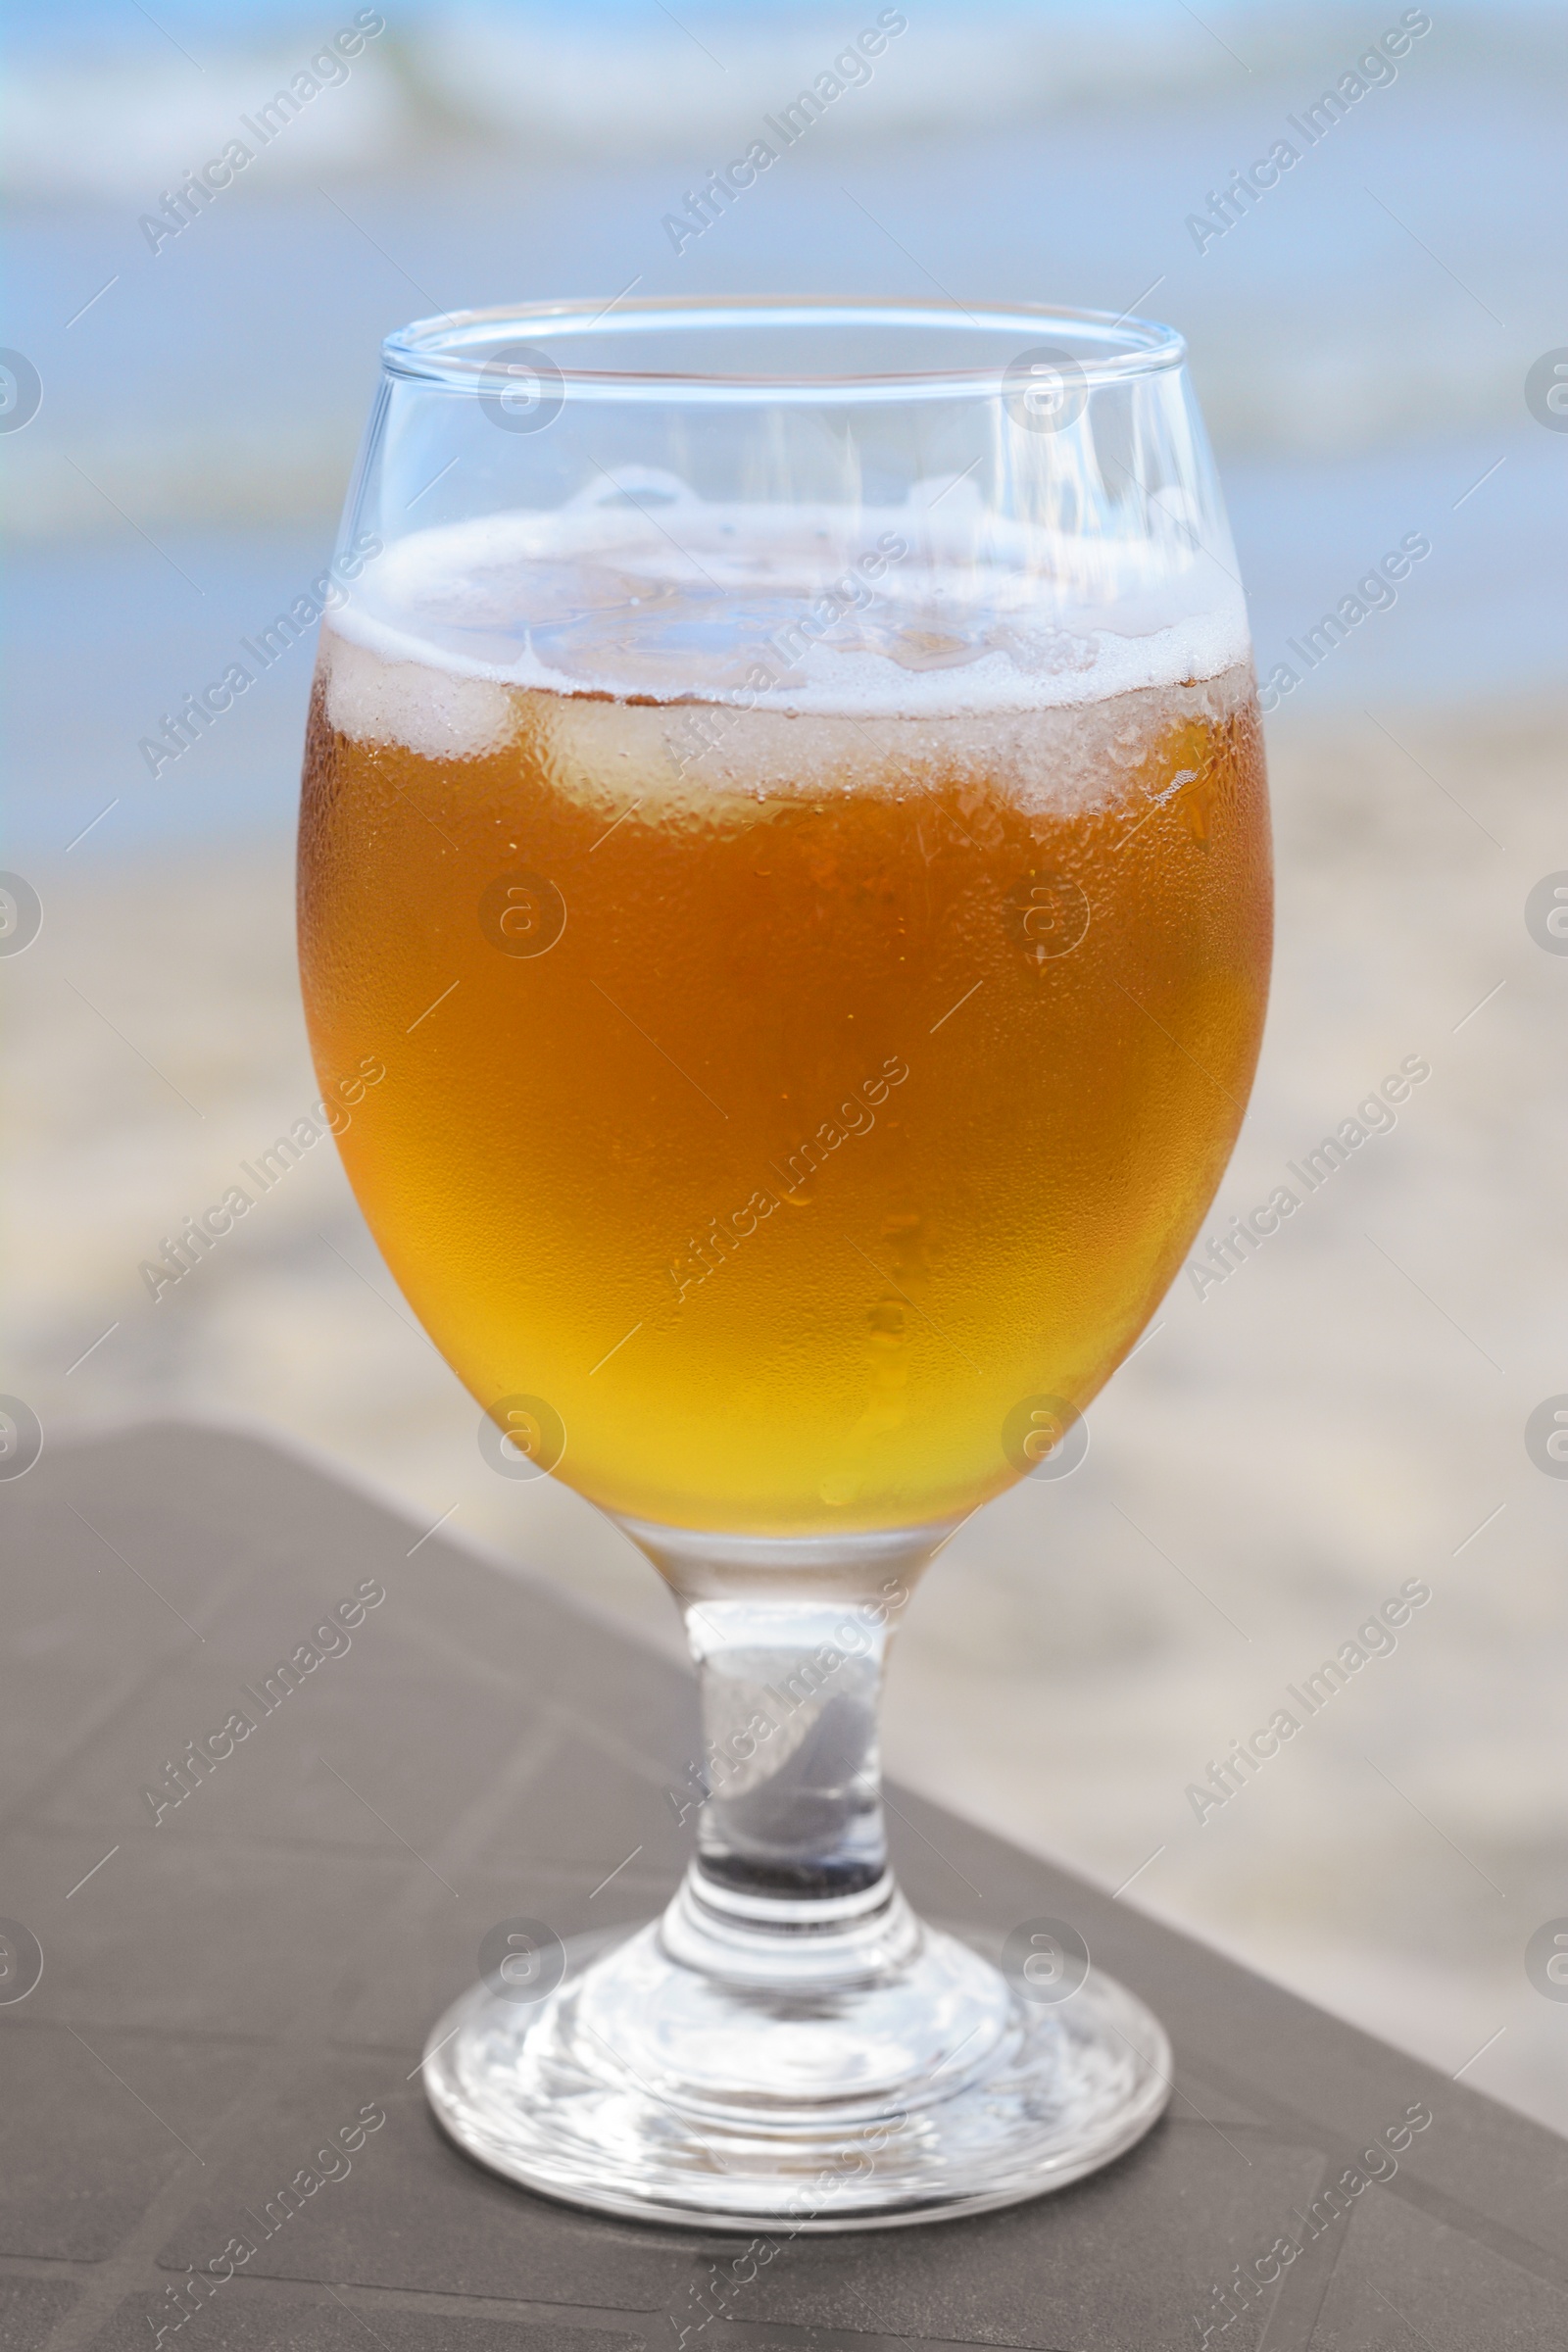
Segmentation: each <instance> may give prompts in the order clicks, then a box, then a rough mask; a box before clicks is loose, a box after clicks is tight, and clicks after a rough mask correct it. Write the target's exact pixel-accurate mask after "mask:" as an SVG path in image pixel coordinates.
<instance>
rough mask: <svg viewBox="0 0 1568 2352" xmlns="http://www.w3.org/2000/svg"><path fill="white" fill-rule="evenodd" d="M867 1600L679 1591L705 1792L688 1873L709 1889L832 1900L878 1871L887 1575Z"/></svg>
mask: <svg viewBox="0 0 1568 2352" xmlns="http://www.w3.org/2000/svg"><path fill="white" fill-rule="evenodd" d="M889 1586H890V1590H888V1591H887V1592H886V1593H883V1594H880V1595H878V1596H877V1597H876V1598H873V1599H869V1600H867V1599H852V1600H848V1601H844V1602H835V1601H833V1600H831V1599H827V1598H819V1599H809V1600H783V1599H778V1600H775V1599H772V1598H771V1597H758V1596H755V1595H749V1596H746V1597H736V1598H723V1599H702V1600H691V1599H687V1600H685V1601H684V1602H683V1604H682V1607H683V1614H684V1617H685V1621H686V1633H687V1639H688V1641H689V1642H690V1643H691V1650H692V1655H693V1657H694V1658H695V1659H696V1661H697V1671H698V1677H699V1682H700V1685H701V1692H702V1711H703V1756H702V1762H701V1765H700V1766H699V1767H698V1769H697V1771H696V1773H695V1774H694V1776H693V1777H694V1781H695V1782H697V1784H698V1788H697V1789H694V1793H700V1792H702V1791H706V1796H705V1798H704V1801H703V1802H702V1806H701V1811H700V1814H699V1817H698V1839H697V1864H696V1870H697V1876H698V1879H699V1882H706V1883H707V1884H708V1886H709V1887H712V1888H713V1889H714V1891H715V1892H716V1891H717V1890H718V1889H720V1888H722V1889H724V1890H726V1891H727V1892H728V1893H729V1894H731V1895H741V1896H760V1897H761V1898H763V1899H764V1900H773V1901H784V1902H787V1903H791V1904H797V1903H801V1902H808V1903H809V1902H811V1901H819V1902H823V1901H825V1902H832V1901H833V1900H834V1898H840V1897H843V1896H846V1895H858V1894H862V1893H864V1892H865V1891H866V1890H867V1889H869V1888H871V1887H877V1886H879V1885H880V1884H881V1882H882V1880H883V1879H884V1877H885V1876H886V1872H887V1840H886V1837H885V1834H884V1830H883V1823H882V1769H881V1753H880V1748H879V1744H878V1733H877V1709H878V1705H879V1702H880V1699H881V1694H882V1669H883V1663H884V1660H885V1658H886V1655H887V1648H888V1641H889V1635H890V1631H891V1626H892V1623H893V1616H894V1611H895V1610H896V1609H897V1608H898V1607H899V1606H900V1605H901V1603H902V1599H903V1597H904V1589H903V1587H902V1585H900V1584H899V1582H898V1580H897V1579H890V1580H889Z"/></svg>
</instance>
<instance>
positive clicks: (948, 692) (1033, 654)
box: [323, 474, 1250, 758]
mask: <svg viewBox="0 0 1568 2352" xmlns="http://www.w3.org/2000/svg"><path fill="white" fill-rule="evenodd" d="M671 479H672V477H669V476H653V475H645V474H640V475H639V477H638V480H637V482H636V483H635V484H632V485H629V486H630V487H631V488H632V489H633V490H634V491H635V492H638V493H640V494H645V495H647V496H650V497H658V498H659V499H661V500H662V504H661V505H660V506H659V508H658V509H657V510H656V512H655V513H647V512H644V510H643V507H642V505H641V504H640V503H635V504H634V503H631V502H630V501H628V500H627V499H626V498H625V497H624V496H617V498H616V500H615V503H614V504H613V505H612V504H609V503H607V502H606V501H604V500H602V499H596V500H591V501H582V502H575V503H573V504H572V505H570V506H567V507H564V508H561V509H557V510H554V511H551V512H547V513H534V514H509V515H492V516H486V517H484V518H482V519H480V520H477V521H473V522H467V523H460V524H454V525H448V526H444V527H441V528H437V529H434V530H426V531H420V532H417V533H414V534H412V535H410V536H409V537H407V538H404V539H402V540H399V541H396V542H395V543H394V544H393V545H392V546H391V547H390V548H388V549H387V550H386V552H385V553H384V554H383V555H382V556H381V557H380V558H378V559H377V560H376V562H375V563H374V564H372V565H368V566H367V570H366V572H365V574H364V576H363V577H362V579H361V580H360V581H359V582H358V584H357V586H356V589H355V591H354V593H353V596H352V597H351V599H350V601H349V602H348V603H347V604H345V605H343V606H341V607H340V608H339V609H338V610H337V611H336V612H335V613H333V614H332V615H331V616H330V619H329V621H328V629H329V631H330V642H331V645H332V651H331V654H330V658H329V661H328V664H327V666H328V669H329V673H330V679H331V684H330V688H329V695H330V704H329V708H330V711H331V716H332V721H333V724H334V725H335V726H337V727H339V728H340V730H341V731H342V732H344V733H345V734H349V735H353V736H356V737H359V738H361V739H362V740H368V741H391V740H395V741H400V742H403V743H406V744H408V745H409V746H410V747H411V748H412V749H414V750H417V751H421V752H428V753H429V754H430V755H431V756H434V757H442V756H444V757H447V758H453V757H464V756H469V755H476V754H479V753H482V752H484V751H487V750H492V749H495V748H497V746H498V745H499V744H500V743H502V742H504V741H505V740H506V739H507V736H508V734H509V733H510V731H511V726H512V723H513V720H512V715H511V710H510V707H509V705H508V702H507V698H506V695H505V692H504V690H505V689H506V688H508V687H513V688H516V687H523V688H534V689H537V690H540V691H544V692H549V693H552V694H556V695H565V696H581V695H598V696H609V697H612V698H613V699H615V700H618V701H633V702H637V703H650V702H651V703H675V702H681V703H690V702H692V701H694V700H696V701H699V702H711V703H714V704H730V705H737V704H738V705H740V706H741V707H744V708H756V709H758V710H771V711H778V712H780V713H801V714H808V713H809V714H816V715H824V716H841V717H874V716H887V717H909V718H916V717H920V718H941V717H959V716H975V715H979V714H981V713H997V714H1001V713H1004V712H1008V711H1012V712H1023V711H1041V710H1047V709H1051V708H1055V707H1063V706H1072V705H1082V704H1090V703H1097V702H1103V701H1105V700H1106V699H1108V698H1109V697H1111V696H1115V695H1121V694H1126V693H1130V692H1134V691H1136V690H1138V689H1140V688H1151V687H1156V688H1157V687H1162V686H1178V685H1181V684H1183V683H1186V682H1191V681H1195V680H1201V679H1205V678H1213V677H1217V676H1219V675H1220V674H1221V673H1222V672H1225V671H1227V670H1230V669H1232V668H1235V667H1236V666H1237V665H1238V664H1242V663H1245V662H1248V661H1249V659H1250V642H1249V638H1248V631H1247V618H1246V612H1245V608H1244V606H1243V604H1242V599H1241V592H1240V589H1239V588H1238V587H1237V585H1236V583H1235V581H1234V579H1233V577H1232V575H1231V573H1230V572H1229V570H1228V569H1227V568H1226V566H1225V564H1223V562H1222V561H1220V560H1217V559H1215V558H1213V557H1210V556H1208V555H1206V554H1204V553H1203V552H1202V551H1201V550H1196V551H1195V550H1194V548H1193V546H1192V539H1193V534H1192V532H1191V530H1190V528H1189V527H1188V526H1186V525H1185V524H1184V523H1183V521H1182V520H1181V519H1180V518H1179V517H1178V518H1176V519H1175V520H1171V519H1170V518H1169V517H1164V518H1161V517H1159V516H1156V518H1155V519H1156V523H1158V522H1159V521H1161V519H1163V520H1165V521H1166V522H1168V523H1169V527H1168V528H1166V529H1164V530H1163V531H1162V534H1161V536H1160V538H1159V539H1158V541H1157V542H1153V541H1146V540H1134V541H1115V540H1108V539H1090V538H1082V539H1073V538H1070V537H1068V536H1067V535H1065V534H1056V535H1054V536H1053V535H1051V534H1048V533H1046V532H1044V531H1042V530H1041V529H1040V528H1038V527H1029V528H1027V529H1026V528H1025V526H1023V525H1020V524H1016V523H1007V522H1005V521H999V520H998V519H997V518H995V517H992V516H988V515H983V514H982V513H981V512H980V510H979V506H978V502H977V501H976V500H975V499H974V497H973V495H972V493H971V494H970V496H969V498H968V500H967V502H966V501H965V499H964V497H963V496H962V494H961V485H956V486H955V491H956V494H955V495H954V496H953V500H952V509H953V511H952V512H950V513H949V514H947V515H937V514H936V513H935V512H934V510H933V509H932V508H931V507H929V506H927V507H919V506H915V505H913V504H907V505H905V506H902V507H899V508H887V509H882V510H876V511H869V512H867V511H861V512H860V513H858V515H856V516H855V518H854V531H855V536H854V539H853V541H852V540H851V539H850V538H849V537H848V536H847V535H846V526H845V521H844V511H843V510H841V509H830V508H822V509H819V510H806V511H804V512H803V511H802V510H799V509H790V510H788V511H787V513H781V510H780V509H779V508H778V507H776V506H775V507H749V508H748V507H712V506H708V505H706V504H704V503H703V502H701V501H698V500H695V499H693V498H692V497H691V495H690V493H689V492H687V491H686V490H685V489H684V486H683V485H678V484H677V485H675V486H674V488H673V489H671V488H670V487H668V485H669V484H670V482H671ZM939 495H940V493H939ZM1228 552H1229V551H1228V550H1227V553H1228ZM327 642H328V640H327V639H325V638H323V650H325V646H326V644H327ZM351 648H352V649H353V650H352V652H351V651H350V649H351ZM432 672H435V673H437V677H438V678H439V681H440V682H439V684H437V682H436V678H433V677H432V675H431V673H432Z"/></svg>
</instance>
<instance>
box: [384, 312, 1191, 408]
mask: <svg viewBox="0 0 1568 2352" xmlns="http://www.w3.org/2000/svg"><path fill="white" fill-rule="evenodd" d="M748 323H751V324H757V325H763V326H769V327H781V326H798V327H820V326H847V325H860V326H865V325H873V326H875V325H885V326H915V327H940V328H942V329H943V330H945V331H947V332H950V333H952V332H956V333H957V334H958V335H959V336H961V335H963V334H964V333H965V332H967V331H969V330H971V329H972V330H974V331H975V332H977V333H980V332H990V333H993V334H998V333H1005V332H1006V331H1008V330H1009V329H1010V330H1012V331H1014V332H1016V333H1017V334H1018V336H1019V337H1020V344H1019V349H1018V352H1017V354H1016V355H1015V358H1016V359H1022V358H1024V357H1026V356H1029V355H1030V354H1031V353H1032V352H1033V351H1034V350H1036V349H1038V348H1039V344H1038V343H1037V342H1035V341H1034V340H1032V339H1033V338H1043V337H1045V336H1048V335H1049V333H1050V331H1051V329H1052V328H1053V327H1054V328H1055V329H1056V330H1057V331H1058V332H1059V333H1061V334H1062V335H1072V336H1076V337H1078V338H1080V339H1081V341H1082V342H1083V344H1084V345H1085V346H1086V348H1084V349H1082V350H1075V351H1068V352H1066V353H1065V355H1064V356H1065V357H1066V358H1068V359H1069V360H1070V361H1071V363H1072V365H1073V367H1074V368H1076V369H1077V370H1078V371H1079V375H1080V377H1081V380H1082V382H1083V384H1084V386H1085V387H1086V388H1087V387H1091V386H1093V385H1096V384H1102V383H1105V384H1109V383H1124V382H1126V381H1128V380H1129V379H1132V378H1136V377H1139V376H1145V375H1152V374H1156V373H1159V372H1162V371H1163V370H1165V369H1167V368H1179V367H1181V366H1182V364H1183V363H1184V361H1185V360H1186V357H1187V344H1186V340H1185V338H1184V337H1183V336H1182V335H1181V334H1180V333H1179V332H1178V330H1177V329H1176V328H1175V327H1173V326H1167V325H1164V324H1163V323H1161V322H1160V321H1159V320H1157V319H1144V318H1140V317H1138V316H1136V315H1135V314H1134V313H1132V312H1130V311H1123V312H1121V313H1119V314H1118V313H1112V312H1110V311H1094V310H1082V309H1077V308H1074V307H1072V306H1069V305H1065V304H1054V303H1006V304H1000V303H999V304H980V305H978V306H971V305H968V304H964V303H960V302H958V301H956V300H955V299H951V298H950V299H949V300H946V301H943V302H940V303H939V302H926V301H911V300H910V299H909V298H908V297H907V296H903V295H872V296H859V295H832V294H826V295H816V294H813V295H799V294H763V295H730V294H700V295H690V294H681V295H663V294H653V295H638V296H636V297H635V298H632V299H626V298H622V297H620V296H615V297H613V299H612V300H611V301H610V302H608V303H605V302H596V301H594V300H592V299H581V300H562V301H553V302H528V303H500V304H496V305H495V306H493V307H491V308H488V309H483V310H464V311H452V312H443V313H441V314H439V315H438V316H437V317H435V318H432V319H414V320H413V321H411V323H410V324H408V325H407V326H401V327H398V328H396V329H395V330H394V331H393V332H392V333H391V334H389V335H387V336H386V337H385V338H384V339H383V342H382V345H381V364H382V368H383V369H384V371H385V372H386V373H387V374H389V375H392V376H398V377H402V378H405V379H412V380H414V381H418V382H424V383H427V384H432V385H440V386H443V387H445V388H446V389H447V390H450V391H458V392H469V393H477V394H481V395H483V394H491V395H493V394H494V393H495V391H496V390H497V385H496V382H495V372H496V368H497V367H498V365H500V364H501V363H500V360H499V357H498V354H497V353H496V351H495V348H494V347H495V346H496V345H497V344H505V343H507V342H509V341H510V342H513V343H523V342H526V341H530V340H536V341H537V343H538V346H539V348H540V349H541V351H543V352H544V355H545V356H546V358H547V359H548V360H549V362H550V365H551V368H553V369H554V370H555V371H556V372H557V373H558V374H559V377H560V379H561V382H562V383H563V385H565V384H570V385H572V386H573V387H574V388H576V389H579V390H581V391H583V392H587V393H590V394H595V393H597V394H599V395H600V396H604V395H606V394H609V395H613V394H615V393H617V392H620V393H626V394H632V393H637V392H641V393H643V394H644V395H647V394H648V393H654V394H656V395H662V396H664V397H668V398H678V397H680V396H681V395H682V394H683V393H685V394H689V395H691V396H692V397H694V398H697V399H705V398H706V399H712V398H714V397H715V396H717V397H719V398H726V397H727V398H735V399H746V398H751V399H757V398H771V399H777V400H791V399H796V400H800V399H806V400H813V401H820V400H822V399H823V398H824V397H825V396H826V397H836V398H839V399H851V400H864V399H867V398H870V399H882V400H887V399H895V398H897V397H898V396H899V394H900V393H901V392H903V393H907V394H908V395H910V396H915V397H921V396H923V397H926V398H929V397H931V396H932V395H933V394H938V395H946V396H962V395H964V394H969V395H980V396H990V397H993V398H994V397H995V396H996V395H997V394H998V393H999V392H1003V391H1005V390H1006V389H1007V388H1008V387H1007V384H1006V382H1005V378H1006V374H1007V369H1008V367H1009V366H1011V365H1012V364H1013V363H1012V362H1005V363H1001V364H999V363H998V361H997V360H996V359H994V358H993V359H991V360H989V361H987V362H986V363H985V364H983V365H981V366H976V367H972V368H964V367H954V366H952V365H948V366H943V367H935V368H933V367H925V368H897V367H895V368H885V369H874V370H873V369H865V368H855V369H849V370H846V371H845V372H843V373H838V374H821V373H815V372H808V371H806V370H804V369H800V370H793V369H778V370H766V371H762V372H760V373H759V372H744V373H742V372H736V371H732V370H720V369H714V368H700V367H694V368H679V369H671V368H649V367H646V366H643V367H639V366H636V365H627V366H624V367H606V366H604V365H603V364H601V365H599V366H596V367H593V368H583V367H573V366H571V365H570V361H569V355H568V354H567V352H566V351H565V349H564V346H565V345H566V344H567V343H568V342H569V339H570V338H571V337H572V336H573V335H582V334H588V333H597V334H624V335H626V336H627V337H628V338H630V337H631V336H633V335H634V334H636V333H637V332H638V331H639V330H641V331H643V332H646V331H647V330H648V329H649V328H651V327H658V328H662V329H664V330H666V331H667V330H669V329H672V328H673V329H676V330H681V331H685V332H690V333H697V332H699V331H700V330H702V329H703V328H705V327H713V326H729V325H744V324H748ZM555 337H559V338H560V339H561V340H560V343H559V344H558V343H556V342H554V341H553V340H552V338H555Z"/></svg>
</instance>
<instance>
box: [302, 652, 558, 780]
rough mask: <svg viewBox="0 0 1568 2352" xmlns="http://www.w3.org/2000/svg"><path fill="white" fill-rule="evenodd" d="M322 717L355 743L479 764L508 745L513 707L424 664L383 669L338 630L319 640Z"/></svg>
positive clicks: (478, 685)
mask: <svg viewBox="0 0 1568 2352" xmlns="http://www.w3.org/2000/svg"><path fill="white" fill-rule="evenodd" d="M320 660H321V671H322V679H323V683H324V686H325V690H326V715H327V718H328V720H329V721H330V723H331V724H332V726H333V727H334V728H335V729H336V730H337V732H338V734H339V735H347V736H349V737H350V738H351V739H352V741H354V742H356V743H384V744H394V743H396V744H403V745H405V746H406V747H407V749H408V750H409V751H411V752H417V753H419V754H420V755H421V757H422V758H424V759H426V760H477V759H482V758H483V756H484V755H485V753H487V752H496V751H499V750H500V749H501V747H502V745H503V744H505V743H507V742H509V741H510V740H511V738H512V735H513V732H514V730H515V726H516V723H517V706H516V704H515V701H514V700H513V697H512V695H511V694H510V693H509V692H508V690H507V688H506V687H505V686H501V685H496V684H493V683H491V682H490V681H489V680H488V679H485V678H480V677H472V676H467V677H465V676H461V675H459V674H458V673H457V672H456V671H454V670H452V669H449V668H447V667H446V665H445V664H444V663H437V662H432V661H431V660H430V658H429V657H428V656H425V657H423V658H422V659H415V660H411V661H388V660H387V659H386V658H385V657H384V655H383V654H382V653H380V652H379V651H372V650H371V648H370V647H369V646H368V645H365V644H356V643H355V641H354V640H353V639H352V638H349V637H346V636H344V635H342V633H341V632H340V631H338V630H335V629H331V628H324V629H323V630H322V632H321V656H320Z"/></svg>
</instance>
